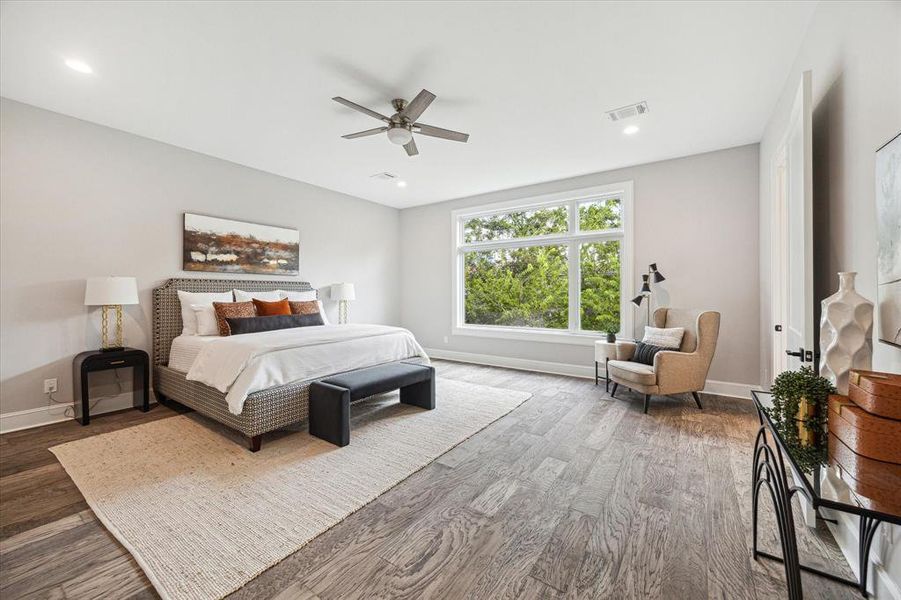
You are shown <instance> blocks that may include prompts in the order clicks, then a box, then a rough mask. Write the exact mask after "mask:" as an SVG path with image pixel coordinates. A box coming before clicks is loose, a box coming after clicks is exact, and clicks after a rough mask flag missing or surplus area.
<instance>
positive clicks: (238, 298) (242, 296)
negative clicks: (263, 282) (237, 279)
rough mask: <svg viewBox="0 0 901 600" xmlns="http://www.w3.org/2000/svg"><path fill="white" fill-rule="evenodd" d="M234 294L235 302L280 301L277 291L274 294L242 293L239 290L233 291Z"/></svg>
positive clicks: (280, 294) (280, 295) (280, 297)
mask: <svg viewBox="0 0 901 600" xmlns="http://www.w3.org/2000/svg"><path fill="white" fill-rule="evenodd" d="M234 292H235V302H250V301H251V300H262V301H263V302H278V301H279V300H282V298H283V297H282V293H281V292H279V291H277V290H276V291H274V292H243V291H241V290H234Z"/></svg>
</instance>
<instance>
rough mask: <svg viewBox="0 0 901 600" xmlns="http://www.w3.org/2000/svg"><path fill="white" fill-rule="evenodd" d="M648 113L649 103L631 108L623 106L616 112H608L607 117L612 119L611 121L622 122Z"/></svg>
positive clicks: (633, 105)
mask: <svg viewBox="0 0 901 600" xmlns="http://www.w3.org/2000/svg"><path fill="white" fill-rule="evenodd" d="M646 112H648V103H647V102H639V103H638V104H630V105H629V106H623V107H621V108H617V109H616V110H609V111H607V116H608V117H610V120H611V121H622V120H623V119H628V118H629V117H637V116H639V115H643V114H645V113H646Z"/></svg>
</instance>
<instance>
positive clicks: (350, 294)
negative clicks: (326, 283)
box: [332, 283, 356, 325]
mask: <svg viewBox="0 0 901 600" xmlns="http://www.w3.org/2000/svg"><path fill="white" fill-rule="evenodd" d="M355 299H356V294H355V293H354V284H352V283H336V284H335V285H333V286H332V300H337V301H338V323H341V324H342V325H343V324H346V323H347V302H348V301H349V300H355Z"/></svg>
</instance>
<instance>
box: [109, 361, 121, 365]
mask: <svg viewBox="0 0 901 600" xmlns="http://www.w3.org/2000/svg"><path fill="white" fill-rule="evenodd" d="M124 362H125V361H124V360H113V361H110V364H111V365H121V364H122V363H124Z"/></svg>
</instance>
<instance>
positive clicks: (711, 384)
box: [425, 348, 758, 398]
mask: <svg viewBox="0 0 901 600" xmlns="http://www.w3.org/2000/svg"><path fill="white" fill-rule="evenodd" d="M425 351H426V354H428V355H429V356H430V357H432V358H439V359H440V358H443V359H446V360H453V361H457V362H465V363H473V364H477V365H489V366H492V367H505V368H507V369H518V370H520V371H535V372H536V373H550V374H552V375H569V376H571V377H582V378H584V379H594V365H593V364H592V365H574V364H571V363H558V362H549V361H544V360H531V359H527V358H511V357H508V356H495V355H493V354H475V353H472V352H458V351H456V350H439V349H437V348H425ZM756 387H758V386H754V385H751V384H749V383H733V382H730V381H713V380H708V381H707V387H705V388H704V390H703V391H704V393H706V394H717V395H719V396H730V397H733V398H750V397H751V390H752V389H754V388H756Z"/></svg>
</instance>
